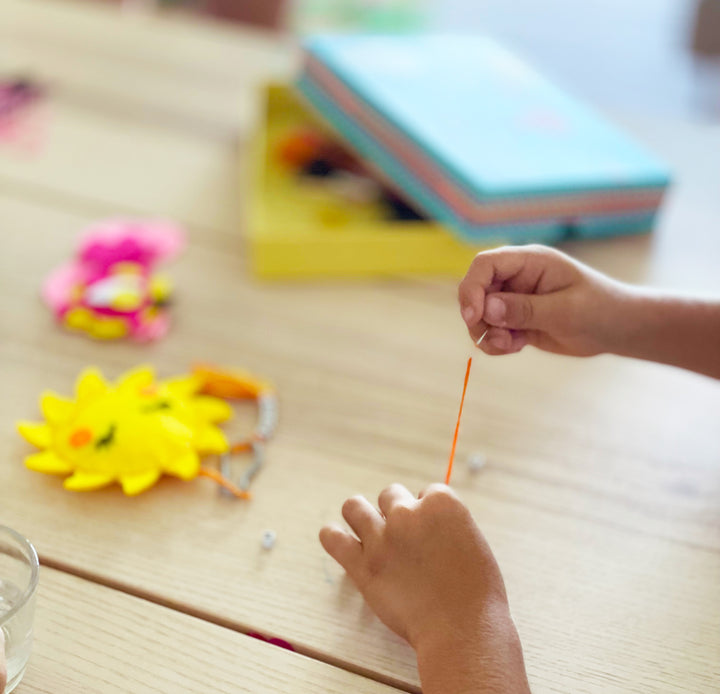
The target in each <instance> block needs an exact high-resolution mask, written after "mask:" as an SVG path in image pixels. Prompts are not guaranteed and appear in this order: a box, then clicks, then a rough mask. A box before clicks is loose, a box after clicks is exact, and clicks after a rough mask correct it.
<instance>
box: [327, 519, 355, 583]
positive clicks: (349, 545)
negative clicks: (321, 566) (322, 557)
mask: <svg viewBox="0 0 720 694" xmlns="http://www.w3.org/2000/svg"><path fill="white" fill-rule="evenodd" d="M320 544H321V545H322V546H323V547H324V548H325V551H326V552H327V553H328V554H329V555H330V556H331V557H332V558H333V559H334V560H335V561H336V562H337V563H338V564H340V566H342V567H343V569H345V571H347V572H348V573H349V574H350V575H351V576H352V575H353V574H354V573H355V572H357V570H358V569H359V567H360V562H361V560H362V545H361V544H360V543H359V542H358V541H357V539H355V538H354V537H353V536H352V535H350V533H348V532H347V531H345V530H343V529H342V528H341V527H340V526H338V525H327V526H325V527H324V528H322V530H320Z"/></svg>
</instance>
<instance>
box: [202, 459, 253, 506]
mask: <svg viewBox="0 0 720 694" xmlns="http://www.w3.org/2000/svg"><path fill="white" fill-rule="evenodd" d="M198 475H200V476H201V477H209V478H210V479H211V480H213V482H217V483H218V484H219V485H220V486H221V487H224V488H225V489H227V490H228V491H229V492H230V493H231V494H232V495H233V496H236V497H237V498H238V499H249V498H250V497H251V495H250V492H246V491H245V490H244V489H240V488H239V487H236V486H235V485H234V484H233V483H232V482H231V481H230V480H228V479H225V478H224V477H223V476H222V475H221V474H220V473H219V472H218V471H217V470H213V469H212V468H209V467H201V468H200V471H199V472H198Z"/></svg>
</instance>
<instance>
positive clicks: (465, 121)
mask: <svg viewBox="0 0 720 694" xmlns="http://www.w3.org/2000/svg"><path fill="white" fill-rule="evenodd" d="M298 88H299V90H300V92H301V93H302V94H303V96H304V97H305V99H306V101H307V102H309V104H310V105H311V106H312V107H313V108H314V109H315V110H316V111H317V112H319V113H320V114H321V116H322V117H323V119H324V120H325V121H326V122H327V123H329V124H330V125H331V126H332V127H333V128H334V129H335V130H336V131H337V132H338V133H339V134H340V135H341V136H342V137H343V139H344V140H345V142H346V143H347V144H349V145H350V146H351V147H352V148H353V149H355V150H356V151H357V153H358V154H359V155H360V156H361V157H362V158H363V160H364V161H365V162H366V163H367V164H368V165H369V166H371V167H372V168H373V169H374V170H375V171H376V172H377V173H379V174H380V175H381V176H382V177H383V178H384V179H385V180H386V181H387V182H388V183H390V185H392V186H394V187H395V188H397V189H398V190H399V191H400V192H401V193H403V194H404V195H405V196H406V197H407V198H408V199H409V200H411V201H412V202H413V203H414V204H415V205H417V206H418V207H419V208H420V209H421V210H422V211H424V212H425V213H426V214H427V215H429V216H430V217H432V218H434V219H436V220H438V221H440V222H442V223H443V224H444V225H446V226H447V227H448V228H450V230H452V231H454V232H455V233H456V234H457V235H459V236H460V237H461V238H463V239H464V240H467V241H471V242H478V241H491V240H492V239H493V238H497V239H500V240H503V241H506V240H510V241H514V242H529V241H533V242H546V243H551V242H555V241H558V240H561V239H563V238H567V237H569V236H570V237H572V236H579V237H593V236H605V235H613V234H629V233H640V232H645V231H648V230H649V229H650V228H651V227H652V224H653V221H654V219H655V216H656V214H657V211H658V208H659V206H660V203H661V201H662V198H663V194H664V192H665V190H666V188H667V186H668V183H669V173H668V170H667V168H666V166H665V165H664V164H663V163H662V162H660V161H659V160H658V159H656V158H655V157H654V156H653V155H652V154H650V153H649V152H647V151H645V149H644V148H643V147H641V146H640V145H639V144H638V143H636V142H635V141H634V140H633V139H632V138H630V137H628V136H627V135H625V134H624V133H622V132H620V131H619V130H618V129H617V128H615V127H614V126H612V125H610V124H609V123H608V122H606V121H605V120H604V119H603V118H601V117H600V116H599V115H597V114H596V113H594V112H593V111H592V110H591V109H589V108H587V107H586V106H584V105H583V104H581V103H580V102H578V101H577V100H575V99H574V98H572V97H570V96H568V95H567V94H566V93H565V92H563V91H562V90H560V89H558V88H557V87H555V86H554V85H553V84H551V83H550V82H548V81H547V80H546V79H545V78H543V77H542V76H541V75H539V74H538V73H537V72H536V71H534V70H533V69H531V68H530V67H528V66H527V65H526V64H525V63H523V62H522V61H521V60H519V59H518V58H516V57H515V56H514V55H512V54H511V53H509V52H508V51H506V50H505V49H504V48H502V47H501V46H499V45H498V44H497V43H495V42H493V41H491V40H489V39H487V38H479V37H470V36H432V35H430V36H406V37H390V36H327V37H315V38H313V39H310V40H309V41H308V42H307V43H306V46H305V61H304V68H303V72H302V74H301V76H300V79H299V82H298Z"/></svg>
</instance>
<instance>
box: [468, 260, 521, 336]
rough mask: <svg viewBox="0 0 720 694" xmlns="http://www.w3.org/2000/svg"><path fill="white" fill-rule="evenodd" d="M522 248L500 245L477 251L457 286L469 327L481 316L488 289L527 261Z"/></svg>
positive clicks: (500, 282)
mask: <svg viewBox="0 0 720 694" xmlns="http://www.w3.org/2000/svg"><path fill="white" fill-rule="evenodd" d="M519 251H521V249H520V248H498V249H496V250H492V251H485V252H484V253H478V255H476V256H475V259H474V260H473V261H472V263H471V265H470V269H469V270H468V271H467V274H466V275H465V278H464V279H463V281H462V282H461V283H460V286H459V288H458V300H459V302H460V313H461V314H462V317H463V320H464V321H465V323H467V325H468V327H472V326H475V325H476V324H477V323H478V322H479V321H481V320H482V316H483V308H484V301H485V293H486V292H488V291H489V290H491V289H492V288H493V285H497V288H499V287H500V286H501V285H502V283H503V282H505V281H507V280H508V279H510V278H511V277H514V276H515V275H517V274H518V273H519V272H520V271H521V270H522V269H523V266H524V264H525V262H526V259H525V256H524V254H523V253H521V252H519Z"/></svg>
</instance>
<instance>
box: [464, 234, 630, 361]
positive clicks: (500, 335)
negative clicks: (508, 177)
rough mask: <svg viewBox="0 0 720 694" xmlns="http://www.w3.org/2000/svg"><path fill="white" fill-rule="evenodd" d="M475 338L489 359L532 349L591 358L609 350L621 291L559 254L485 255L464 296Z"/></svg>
mask: <svg viewBox="0 0 720 694" xmlns="http://www.w3.org/2000/svg"><path fill="white" fill-rule="evenodd" d="M458 296H459V300H460V311H461V314H462V317H463V319H464V320H465V323H466V324H467V326H468V330H469V331H470V335H471V336H472V338H473V340H475V341H477V340H478V339H479V338H480V336H481V335H482V334H483V333H484V332H485V330H486V328H487V329H488V334H487V335H486V337H485V339H484V340H483V341H482V343H481V344H480V346H481V348H482V349H483V351H484V352H486V353H487V354H511V353H513V352H518V351H520V350H521V349H522V348H523V347H524V346H525V345H527V344H530V345H534V346H535V347H539V348H540V349H544V350H546V351H548V352H557V353H559V354H570V355H573V356H591V355H594V354H599V353H600V352H604V351H607V350H608V349H609V344H608V340H609V336H610V335H612V333H613V330H614V329H616V328H617V325H616V324H615V325H613V320H615V321H616V320H617V315H613V314H614V313H615V311H614V308H615V307H616V305H617V304H618V303H622V299H623V289H622V285H620V284H619V283H616V282H613V281H612V280H610V279H609V278H607V277H605V276H604V275H601V274H600V273H598V272H595V271H594V270H591V269H590V268H588V267H586V266H584V265H582V264H580V263H578V262H576V261H574V260H572V259H571V258H569V257H568V256H566V255H564V254H563V253H560V251H556V250H554V249H552V248H546V247H544V246H518V247H506V248H498V249H496V250H492V251H486V252H485V253H479V254H478V255H477V256H476V257H475V259H474V260H473V262H472V265H470V269H469V270H468V272H467V274H466V275H465V278H464V279H463V281H462V282H461V283H460V288H459V292H458Z"/></svg>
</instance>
